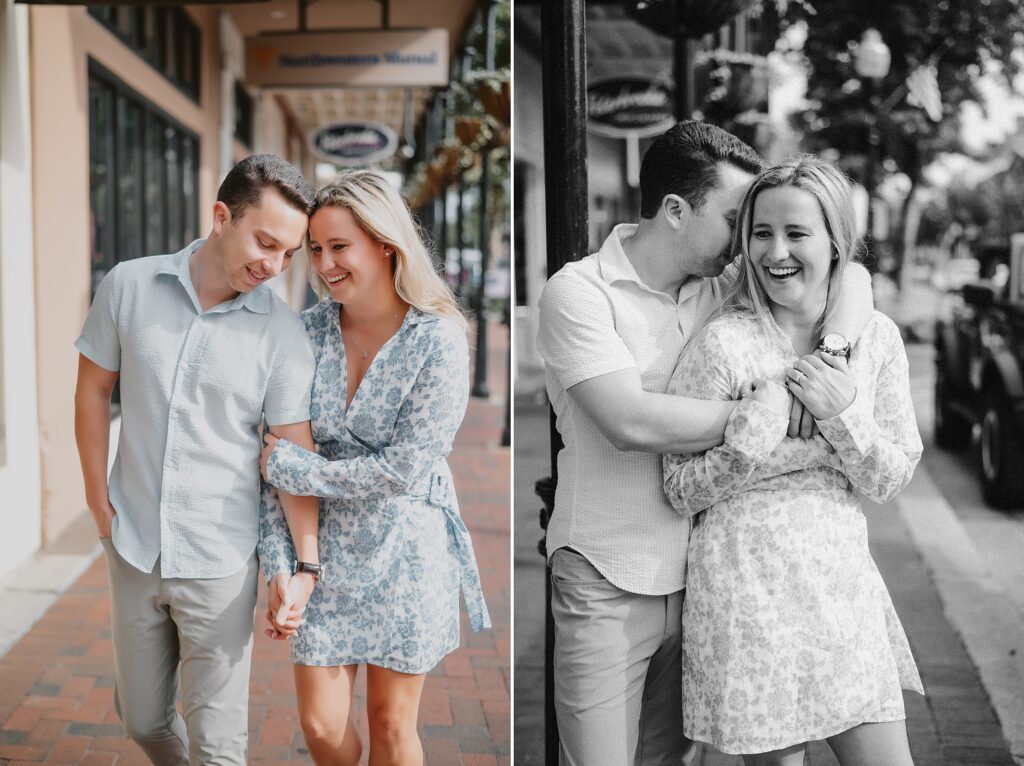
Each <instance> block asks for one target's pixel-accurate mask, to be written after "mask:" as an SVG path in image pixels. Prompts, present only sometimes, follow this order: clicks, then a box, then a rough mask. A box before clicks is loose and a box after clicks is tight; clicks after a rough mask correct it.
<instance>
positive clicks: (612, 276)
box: [597, 223, 643, 285]
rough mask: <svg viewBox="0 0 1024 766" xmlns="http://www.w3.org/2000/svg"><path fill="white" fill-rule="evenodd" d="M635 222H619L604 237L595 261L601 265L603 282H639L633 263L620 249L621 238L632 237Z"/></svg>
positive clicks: (635, 227) (634, 230)
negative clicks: (606, 236) (605, 237)
mask: <svg viewBox="0 0 1024 766" xmlns="http://www.w3.org/2000/svg"><path fill="white" fill-rule="evenodd" d="M636 229H637V225H636V224H635V223H620V224H619V225H618V226H616V227H615V228H614V229H612V231H611V233H610V234H609V235H608V238H607V239H605V241H604V244H602V245H601V249H600V250H598V251H597V262H598V264H599V265H600V267H601V276H602V278H603V279H604V281H605V282H607V283H608V284H612V283H613V282H619V281H626V282H636V283H638V284H641V285H642V284H643V283H642V282H640V277H639V276H638V275H637V273H636V269H634V268H633V264H632V263H630V262H629V258H627V257H626V251H625V250H623V249H622V240H624V239H628V238H629V237H632V236H633V235H634V234H635V233H636Z"/></svg>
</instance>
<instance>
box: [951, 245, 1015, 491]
mask: <svg viewBox="0 0 1024 766" xmlns="http://www.w3.org/2000/svg"><path fill="white" fill-rule="evenodd" d="M1014 256H1015V261H1016V263H1015V266H1016V268H1013V267H1012V266H1011V273H1013V275H1014V277H1013V279H1011V280H1009V283H1008V284H1005V285H1001V286H997V285H994V284H992V283H984V282H977V283H973V284H965V285H963V287H961V288H960V290H958V291H957V292H958V293H959V296H960V300H959V301H957V302H956V303H955V304H954V307H953V310H952V316H951V317H949V318H947V319H940V320H939V321H938V322H937V323H936V328H935V442H936V444H938V445H939V446H940V447H943V448H946V449H952V450H958V449H964V448H966V447H967V446H968V445H970V444H971V440H972V435H973V430H974V426H975V425H976V424H980V425H981V444H980V447H981V449H980V452H981V455H980V461H979V463H980V474H981V484H982V491H983V494H984V496H985V501H986V502H988V503H989V504H990V505H992V506H994V507H996V508H1013V507H1024V296H1022V294H1021V293H1022V290H1024V284H1021V276H1020V275H1021V274H1022V271H1021V267H1022V266H1024V253H1021V252H1017V253H1015V254H1014ZM1014 280H1016V283H1015V282H1014Z"/></svg>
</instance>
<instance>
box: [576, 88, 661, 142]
mask: <svg viewBox="0 0 1024 766" xmlns="http://www.w3.org/2000/svg"><path fill="white" fill-rule="evenodd" d="M675 123H676V120H675V116H674V115H673V95H672V90H671V89H670V88H669V87H667V86H666V85H664V84H662V83H661V82H659V81H657V80H650V79H644V78H642V77H610V78H605V79H602V80H598V81H596V82H592V83H590V84H588V86H587V128H588V129H589V130H591V131H593V132H594V133H597V134H599V135H602V136H611V137H613V138H625V137H626V136H628V135H637V136H639V137H640V138H645V137H648V136H656V135H659V134H661V133H664V132H665V131H666V130H668V129H669V128H671V127H672V126H673V125H675Z"/></svg>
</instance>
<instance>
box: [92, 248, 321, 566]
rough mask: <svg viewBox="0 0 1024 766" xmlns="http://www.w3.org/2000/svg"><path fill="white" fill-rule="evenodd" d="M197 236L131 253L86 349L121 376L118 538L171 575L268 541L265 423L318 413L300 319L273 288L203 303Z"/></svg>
mask: <svg viewBox="0 0 1024 766" xmlns="http://www.w3.org/2000/svg"><path fill="white" fill-rule="evenodd" d="M203 242H204V240H197V241H195V242H193V243H192V244H190V245H189V246H188V247H186V248H185V249H184V250H181V251H180V252H178V253H175V254H172V255H160V256H152V257H148V258H138V259H135V260H132V261H126V262H123V263H120V264H118V265H117V266H115V267H114V268H113V269H112V270H111V271H110V272H109V273H108V274H107V275H106V277H105V278H104V279H103V281H102V282H101V283H100V286H99V288H98V289H97V291H96V297H95V299H94V300H93V304H92V308H91V309H90V310H89V315H88V317H87V318H86V320H85V326H84V327H83V329H82V334H81V336H79V338H78V340H76V341H75V347H76V348H77V349H78V350H79V351H80V352H81V353H82V354H83V355H85V356H86V357H88V358H89V359H90V360H91V361H93V362H94V363H96V364H98V365H99V366H100V367H103V368H104V369H107V370H111V371H117V372H119V373H120V388H121V432H120V439H119V443H118V449H117V455H116V457H115V459H114V467H113V470H112V471H111V474H110V483H109V494H110V501H111V504H112V505H113V506H114V509H115V510H116V511H117V516H116V518H115V519H114V526H113V540H114V546H115V547H116V548H117V551H118V553H120V554H121V556H122V557H123V558H124V559H125V560H126V561H128V562H129V563H131V564H132V565H133V566H135V567H137V568H138V569H140V570H142V571H144V572H150V571H152V570H153V567H154V565H155V563H156V561H157V558H158V557H159V559H160V570H161V574H162V575H163V576H164V577H187V578H212V577H225V576H227V575H230V574H233V573H234V572H237V571H238V570H239V569H241V568H242V567H243V566H244V565H245V563H246V561H247V560H248V559H249V557H250V556H251V555H252V553H253V551H254V550H255V549H256V543H257V541H258V536H259V490H260V486H259V480H260V473H259V457H260V449H261V443H260V437H259V427H260V424H261V422H262V421H263V420H264V418H265V419H266V422H267V423H268V424H270V425H283V424H287V423H299V422H302V421H305V420H309V419H310V409H309V407H310V405H309V401H310V400H309V396H310V388H311V386H312V381H313V375H314V372H315V362H314V358H313V350H312V348H311V346H310V343H309V339H308V336H307V334H306V330H305V327H304V326H303V323H302V320H300V319H299V318H298V317H297V316H296V315H295V314H294V313H293V312H292V311H291V309H290V308H288V306H287V305H286V304H285V303H284V302H283V301H282V300H281V299H280V298H278V297H277V296H276V295H274V293H273V292H272V291H271V290H270V288H269V287H268V286H266V285H261V286H259V287H257V288H256V289H255V290H253V291H252V292H250V293H244V294H240V295H239V296H238V297H236V298H234V299H233V300H230V301H226V302H225V303H221V304H219V305H217V306H214V307H213V308H210V309H208V310H207V311H205V312H204V311H202V310H201V308H200V305H199V299H198V297H197V295H196V292H195V289H194V288H193V285H192V280H191V277H190V276H189V257H190V256H191V255H192V254H193V253H194V252H195V251H196V250H198V249H199V247H201V246H202V244H203Z"/></svg>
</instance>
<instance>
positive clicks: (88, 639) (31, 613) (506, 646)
mask: <svg viewBox="0 0 1024 766" xmlns="http://www.w3.org/2000/svg"><path fill="white" fill-rule="evenodd" d="M488 346H489V353H488V365H487V367H488V371H487V372H488V376H487V378H488V386H489V388H490V392H491V397H490V398H489V399H478V398H474V399H471V400H470V405H469V412H468V413H467V415H466V419H465V421H464V422H463V425H462V428H461V429H460V431H459V433H458V436H457V438H456V442H455V449H454V450H453V452H452V455H451V457H450V463H451V467H452V472H453V474H454V476H455V487H456V491H457V492H458V496H459V501H460V506H461V510H462V516H463V519H464V520H465V521H466V525H467V526H468V527H469V530H470V533H471V535H472V538H473V545H474V548H475V550H476V555H477V560H478V562H479V565H480V575H481V580H482V582H483V590H484V596H485V599H486V601H487V605H488V608H489V609H490V613H491V620H492V622H493V623H494V627H493V628H492V629H491V630H488V631H484V632H482V633H473V632H471V631H470V629H469V623H468V619H467V618H466V616H465V614H463V616H462V637H463V638H462V646H461V648H460V649H458V650H457V651H455V652H453V653H452V654H450V655H448V656H447V657H446V658H445V659H444V660H443V661H442V662H441V664H440V665H439V666H438V667H437V668H435V669H434V670H433V671H431V673H430V674H429V675H428V677H427V682H426V685H425V689H424V692H423V697H422V702H421V705H420V716H419V732H420V736H421V737H422V740H423V744H424V751H425V755H426V762H427V764H430V765H431V766H508V764H509V763H510V757H511V756H510V749H511V742H510V715H511V705H510V700H509V688H510V683H509V677H510V668H509V658H510V650H511V642H510V612H509V607H510V600H511V593H510V586H511V583H510V566H509V543H510V540H509V538H510V520H509V512H508V510H509V489H510V471H511V465H510V457H511V455H510V450H509V448H507V447H500V446H499V444H500V440H501V435H502V430H503V428H504V419H505V397H506V393H507V391H508V387H507V383H506V381H507V375H508V351H507V350H508V328H507V326H505V325H500V324H493V323H492V324H490V325H489V328H488ZM89 524H91V521H90V520H89V519H88V517H84V518H83V519H82V520H80V521H79V522H78V524H77V525H76V528H75V530H73V532H72V534H71V535H69V536H68V539H66V540H62V541H61V543H60V545H59V546H57V547H56V549H53V550H49V549H48V550H46V551H43V552H41V553H40V554H39V555H37V557H36V559H35V561H34V562H33V564H32V566H31V567H30V568H29V567H23V568H22V571H20V572H19V573H16V574H15V575H13V576H12V577H9V578H8V579H7V580H5V581H3V582H0V608H4V613H5V615H6V618H5V623H8V625H7V626H6V627H5V630H6V631H7V632H6V633H5V632H0V642H6V643H0V766H5V765H7V764H9V765H10V766H18V764H26V763H74V764H83V765H84V766H113V765H114V764H116V765H117V766H144V764H148V763H149V762H148V761H147V760H146V759H145V757H144V756H143V755H142V752H141V751H140V750H139V748H138V747H137V746H136V745H135V744H134V743H133V742H131V740H129V739H128V738H127V737H126V736H125V733H124V730H123V729H122V727H121V725H120V722H119V721H118V719H117V716H116V715H115V714H114V712H113V693H114V689H113V662H112V654H111V645H110V609H109V602H108V599H107V589H106V569H105V566H104V562H103V559H102V557H98V553H97V550H96V549H97V546H96V545H95V531H94V530H93V529H91V528H90V527H89ZM27 569H31V574H26V573H25V571H26V570H27ZM265 598H266V592H265V588H264V587H262V586H261V592H260V606H259V607H257V615H261V614H262V613H263V611H265ZM261 629H262V626H261V625H260V624H259V623H257V628H256V637H255V647H254V651H253V667H252V680H251V684H250V704H249V745H250V746H249V759H250V761H251V762H252V763H254V764H260V765H261V766H277V765H280V766H286V765H290V764H307V763H310V762H311V761H310V758H309V755H308V752H307V750H306V748H305V743H304V741H303V738H302V733H301V731H300V729H299V725H298V720H297V712H296V705H295V696H294V687H293V683H292V666H291V663H290V662H289V661H288V652H287V646H286V645H285V644H284V643H283V642H275V641H270V640H269V639H266V638H265V637H264V636H263V635H262V633H261V632H260V631H261ZM356 716H357V720H359V722H360V731H361V733H362V736H363V741H364V742H367V741H368V739H367V731H366V721H365V677H364V671H360V673H359V675H358V680H357V685H356ZM365 758H366V756H365V755H364V761H363V762H365Z"/></svg>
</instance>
